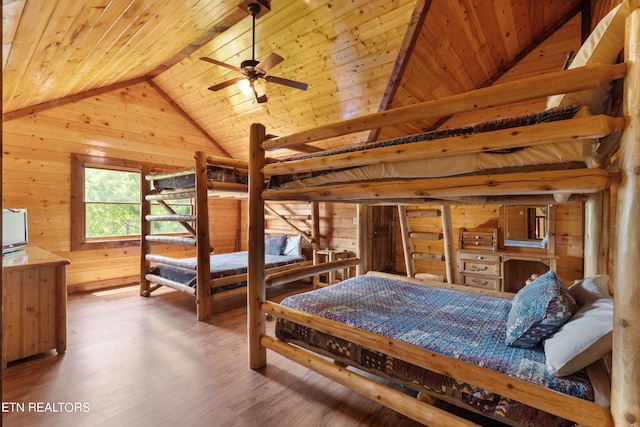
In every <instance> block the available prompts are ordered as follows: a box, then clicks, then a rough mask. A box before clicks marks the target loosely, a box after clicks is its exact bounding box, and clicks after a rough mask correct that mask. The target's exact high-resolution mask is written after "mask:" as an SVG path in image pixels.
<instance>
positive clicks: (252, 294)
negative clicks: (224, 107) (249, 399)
mask: <svg viewBox="0 0 640 427" xmlns="http://www.w3.org/2000/svg"><path fill="white" fill-rule="evenodd" d="M264 140H265V127H264V126H263V125H261V124H259V123H254V124H252V125H251V131H250V138H249V144H250V146H249V153H250V154H249V156H250V157H249V221H248V226H247V227H248V230H247V235H248V236H249V244H248V249H249V264H248V266H247V267H248V268H247V323H248V325H247V332H248V335H249V336H248V340H249V367H250V368H251V369H258V368H262V367H263V366H265V365H266V364H267V349H266V348H265V347H264V346H262V344H261V342H260V340H261V339H262V336H263V335H264V334H265V315H264V312H263V311H262V303H263V302H264V301H265V299H266V290H265V283H264V277H265V271H264V264H265V262H264V199H263V198H262V189H263V186H264V172H263V170H262V168H263V167H264V165H265V150H264V148H262V143H263V142H264Z"/></svg>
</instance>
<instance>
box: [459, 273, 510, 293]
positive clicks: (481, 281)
mask: <svg viewBox="0 0 640 427" xmlns="http://www.w3.org/2000/svg"><path fill="white" fill-rule="evenodd" d="M461 277H462V284H463V285H465V286H473V287H474V288H485V289H494V290H497V291H499V290H500V284H501V282H502V279H500V278H499V277H483V276H469V275H466V274H462V275H461Z"/></svg>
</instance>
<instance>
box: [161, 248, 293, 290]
mask: <svg viewBox="0 0 640 427" xmlns="http://www.w3.org/2000/svg"><path fill="white" fill-rule="evenodd" d="M247 260H248V252H247V251H243V252H230V253H226V254H214V255H211V257H210V263H209V267H210V269H211V278H212V279H218V278H220V277H226V276H233V275H236V274H243V273H246V272H247V265H248V264H247ZM304 260H305V258H304V257H299V256H290V255H265V267H266V268H272V267H279V266H282V265H287V264H293V263H296V262H301V261H304ZM181 261H183V262H191V263H192V267H193V268H192V269H189V268H182V267H176V266H172V265H168V264H156V265H154V266H153V267H152V268H151V269H150V270H149V273H151V274H155V275H158V276H162V277H164V278H165V279H170V280H173V281H174V282H179V283H182V284H185V285H187V286H191V287H195V286H196V279H197V277H196V266H197V258H196V257H193V258H185V259H184V260H181ZM246 284H247V282H246V281H242V282H239V283H235V284H233V285H227V286H222V287H217V288H212V292H214V293H216V292H222V291H224V290H228V289H233V288H237V287H240V286H246Z"/></svg>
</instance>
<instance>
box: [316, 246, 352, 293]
mask: <svg viewBox="0 0 640 427" xmlns="http://www.w3.org/2000/svg"><path fill="white" fill-rule="evenodd" d="M347 258H349V252H348V251H347V250H337V249H319V250H317V251H315V254H314V257H313V263H314V264H318V263H322V262H331V261H337V260H340V259H347ZM348 278H349V267H345V268H344V269H342V276H341V277H340V280H344V279H348ZM338 281H339V280H338V279H337V276H336V270H332V271H330V272H329V273H327V278H326V281H324V282H323V281H322V280H320V281H319V282H318V286H320V287H322V286H328V285H333V284H334V283H337V282H338Z"/></svg>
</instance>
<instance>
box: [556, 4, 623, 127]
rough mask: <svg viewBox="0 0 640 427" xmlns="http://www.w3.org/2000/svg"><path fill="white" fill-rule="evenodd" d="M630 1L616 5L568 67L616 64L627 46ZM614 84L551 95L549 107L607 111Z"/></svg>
mask: <svg viewBox="0 0 640 427" xmlns="http://www.w3.org/2000/svg"><path fill="white" fill-rule="evenodd" d="M627 15H629V4H628V2H623V3H622V4H619V5H618V6H616V7H615V8H613V9H612V10H611V11H610V12H609V13H608V14H607V15H606V16H605V17H604V18H602V20H601V21H600V22H599V23H598V25H597V26H596V28H594V29H593V31H592V32H591V34H590V35H589V37H587V40H586V41H585V42H584V44H583V45H582V46H581V47H580V50H578V53H577V54H576V56H575V58H574V59H573V62H571V65H569V69H573V68H578V67H583V66H585V65H593V64H615V63H616V62H617V61H618V55H619V54H620V51H621V50H622V48H623V47H624V24H625V18H626V17H627ZM610 98H611V84H607V85H604V86H601V87H599V88H595V89H589V90H583V91H579V92H571V93H566V94H562V95H554V96H550V97H549V98H548V99H547V109H549V108H553V107H562V106H567V105H584V106H587V107H589V109H590V110H591V114H603V113H604V114H607V113H608V112H609V108H610V101H611V99H610Z"/></svg>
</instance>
